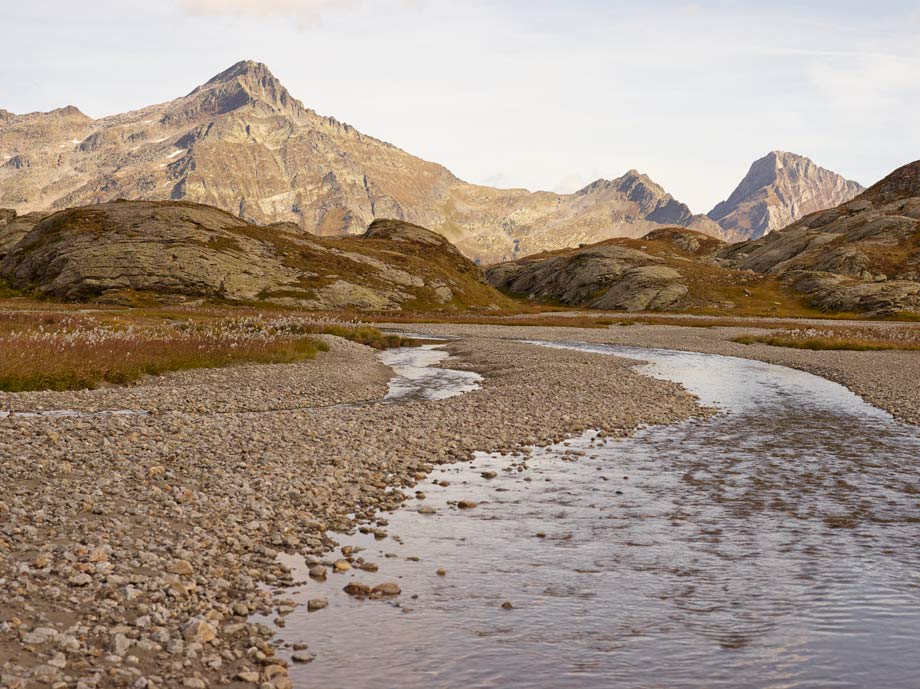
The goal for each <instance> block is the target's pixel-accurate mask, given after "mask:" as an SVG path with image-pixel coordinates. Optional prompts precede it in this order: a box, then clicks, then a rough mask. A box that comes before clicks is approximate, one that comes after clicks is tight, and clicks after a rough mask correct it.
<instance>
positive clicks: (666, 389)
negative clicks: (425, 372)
mask: <svg viewBox="0 0 920 689" xmlns="http://www.w3.org/2000/svg"><path fill="white" fill-rule="evenodd" d="M529 335H530V336H531V337H534V336H538V334H537V333H533V332H530V333H529ZM547 335H548V336H549V335H552V336H554V335H553V334H552V333H548V334H547ZM451 350H452V351H453V352H454V353H455V354H456V355H457V356H458V357H459V358H460V359H461V361H462V365H463V366H464V367H468V368H470V369H472V370H475V371H478V372H480V373H481V374H482V375H484V376H485V380H484V383H483V387H482V389H481V390H478V391H475V392H472V393H468V394H466V395H463V396H460V397H454V398H450V399H447V400H441V401H438V402H410V403H406V404H401V405H373V404H371V405H365V406H358V407H344V408H343V407H339V406H334V405H338V404H341V403H348V402H354V401H361V400H368V399H374V398H378V397H380V396H381V395H382V394H383V393H384V391H385V381H386V379H387V377H388V375H389V373H388V370H387V369H386V368H385V367H381V365H380V364H379V363H378V361H377V358H376V353H375V352H373V351H372V350H369V349H366V348H363V347H360V346H357V345H353V344H350V343H339V342H337V343H335V344H334V345H333V347H332V351H331V352H330V353H329V354H325V355H320V357H319V358H317V360H316V361H314V362H308V363H304V364H297V365H291V366H280V367H279V366H245V367H239V368H233V369H226V370H216V371H202V372H188V373H181V374H175V375H171V376H165V377H163V378H161V379H157V380H154V381H149V382H145V383H143V384H141V385H138V386H132V387H131V388H126V389H106V390H99V391H94V392H86V393H41V394H26V395H9V396H4V398H3V406H4V407H6V408H14V409H18V410H35V409H38V408H44V409H84V410H103V409H126V408H127V409H145V410H148V411H151V412H154V413H151V414H149V415H146V416H128V417H115V416H96V417H83V418H30V417H15V416H13V417H9V418H6V419H2V420H0V455H2V456H0V481H2V482H3V485H4V486H5V491H4V494H3V496H2V498H0V524H2V526H0V558H2V559H0V593H2V598H0V600H2V603H0V684H2V685H3V686H5V687H6V686H9V687H18V686H22V687H25V686H56V687H62V688H63V687H80V688H81V689H85V688H86V687H92V686H98V687H105V686H125V687H138V688H139V689H145V688H147V687H177V686H185V687H190V688H191V689H194V688H196V687H205V686H212V685H213V686H216V685H227V686H253V685H261V686H269V687H274V688H275V689H283V688H284V687H289V686H290V682H289V680H288V678H287V669H286V665H287V660H286V659H284V658H281V657H279V655H280V654H279V655H276V652H275V649H274V648H273V647H272V645H271V643H270V641H271V639H270V637H271V633H272V632H271V630H270V629H268V628H266V627H262V626H259V625H256V624H252V623H250V622H249V621H248V616H249V615H250V614H251V613H252V612H255V611H260V612H263V613H271V612H272V610H280V611H282V612H283V611H284V609H285V603H284V602H283V600H284V596H283V594H281V595H280V596H279V597H277V598H274V599H273V596H272V594H271V593H269V592H268V589H266V588H265V585H277V584H284V583H285V582H287V581H288V580H289V576H290V575H289V573H288V572H287V571H286V570H285V568H283V567H282V566H280V565H279V564H278V562H277V560H276V555H277V553H278V552H279V551H282V550H284V551H290V552H301V553H315V554H317V555H319V554H321V553H324V552H325V551H326V550H327V548H328V545H329V544H328V542H327V540H326V537H325V531H326V530H327V529H330V528H332V529H348V528H351V527H353V526H354V525H355V522H356V521H361V520H369V519H373V518H375V516H376V514H377V511H378V510H379V509H386V508H387V507H393V506H395V505H398V504H399V503H400V502H401V501H402V500H403V499H405V497H406V496H405V493H404V492H403V491H401V490H395V491H394V490H388V486H395V487H402V488H410V487H412V486H414V485H415V483H416V481H417V480H420V479H421V478H422V477H424V475H425V473H426V472H427V471H429V470H430V468H431V466H432V465H434V464H438V463H444V462H451V461H456V460H461V459H466V458H468V457H469V456H470V454H471V453H472V452H473V451H475V450H486V451H494V450H502V449H505V450H508V449H512V448H517V447H521V446H526V445H537V444H547V443H551V442H554V441H557V440H560V439H562V438H564V437H566V436H568V435H570V434H573V433H576V432H580V431H582V430H584V429H587V428H602V429H605V430H606V431H607V432H608V433H610V434H618V435H619V434H625V433H628V432H629V431H631V430H632V429H634V428H635V427H636V426H637V425H640V424H644V423H670V422H673V421H676V420H680V419H685V418H687V417H690V416H692V415H695V414H698V413H700V409H699V407H698V405H697V404H696V402H695V400H694V399H693V398H692V397H691V396H689V395H688V394H686V393H685V392H684V391H683V390H682V389H680V388H679V387H678V386H676V385H673V384H670V383H667V382H662V381H656V380H652V379H649V378H647V377H643V376H640V375H638V374H636V373H635V372H633V371H632V370H631V369H630V367H629V365H628V364H627V362H625V361H622V360H617V359H611V358H610V357H606V356H603V355H595V354H586V353H580V352H573V351H558V350H550V349H546V348H541V347H534V346H529V345H523V344H518V343H515V342H512V341H508V340H503V339H487V338H485V339H484V338H479V337H475V338H464V339H461V340H459V341H457V342H455V343H453V344H452V345H451ZM410 493H411V491H410ZM383 527H385V520H383V521H379V522H378V523H377V524H376V528H383ZM317 559H319V558H317ZM327 564H329V563H327ZM304 641H305V642H307V643H309V640H308V639H307V640H304Z"/></svg>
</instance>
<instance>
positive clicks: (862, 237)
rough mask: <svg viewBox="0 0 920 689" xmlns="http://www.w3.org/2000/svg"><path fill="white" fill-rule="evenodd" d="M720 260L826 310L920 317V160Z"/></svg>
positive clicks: (727, 252)
mask: <svg viewBox="0 0 920 689" xmlns="http://www.w3.org/2000/svg"><path fill="white" fill-rule="evenodd" d="M719 256H720V257H722V258H724V259H726V260H727V261H728V262H729V263H730V264H731V265H733V266H735V267H737V268H741V269H750V270H754V271H757V272H760V273H767V274H770V275H774V276H777V277H779V278H781V279H782V280H783V281H784V282H786V283H788V284H790V285H792V286H793V287H794V288H795V289H796V290H798V291H799V292H801V293H803V294H804V295H806V297H807V299H808V300H809V302H810V303H812V304H813V305H814V306H816V307H818V308H820V309H822V310H826V311H855V312H865V313H869V314H872V315H879V316H885V315H895V314H901V313H920V161H917V162H913V163H910V164H909V165H905V166H904V167H901V168H899V169H898V170H895V171H894V172H893V173H891V174H890V175H888V176H887V177H886V178H885V179H883V180H882V181H880V182H878V183H877V184H875V185H873V186H872V187H870V188H869V189H867V190H866V191H865V192H863V193H862V194H860V195H859V196H857V197H856V198H855V199H853V200H852V201H849V202H847V203H843V204H841V205H839V206H837V207H836V208H832V209H829V210H824V211H819V212H817V213H812V214H811V215H808V216H806V217H804V218H802V219H801V220H800V221H798V222H796V223H793V224H792V225H790V226H789V227H786V228H785V229H783V230H779V231H777V232H773V233H771V234H769V235H767V236H765V237H763V238H762V239H758V240H756V241H750V242H744V243H741V244H735V245H733V246H729V247H726V248H723V249H722V250H721V251H720V252H719Z"/></svg>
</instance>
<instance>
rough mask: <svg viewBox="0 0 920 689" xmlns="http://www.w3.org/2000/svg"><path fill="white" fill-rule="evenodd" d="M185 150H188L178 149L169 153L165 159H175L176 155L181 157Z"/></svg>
mask: <svg viewBox="0 0 920 689" xmlns="http://www.w3.org/2000/svg"><path fill="white" fill-rule="evenodd" d="M187 150H188V149H187V148H180V149H179V150H178V151H173V152H172V153H170V154H169V155H168V156H166V157H167V158H175V157H176V156H178V155H182V154H183V153H185V152H186V151H187Z"/></svg>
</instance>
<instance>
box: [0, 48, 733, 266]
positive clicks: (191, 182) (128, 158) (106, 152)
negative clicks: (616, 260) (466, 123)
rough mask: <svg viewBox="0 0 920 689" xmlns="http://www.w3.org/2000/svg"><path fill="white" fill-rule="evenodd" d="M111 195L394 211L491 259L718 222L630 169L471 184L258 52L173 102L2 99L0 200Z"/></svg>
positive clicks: (44, 203) (317, 212)
mask: <svg viewBox="0 0 920 689" xmlns="http://www.w3.org/2000/svg"><path fill="white" fill-rule="evenodd" d="M119 198H125V199H135V200H187V201H194V202H198V203H205V204H209V205H213V206H216V207H218V208H221V209H223V210H225V211H228V212H231V213H234V214H235V215H239V216H240V217H241V218H243V219H244V220H246V221H247V222H252V223H259V224H266V223H272V222H292V223H295V224H297V225H298V226H300V227H301V228H303V229H306V230H308V231H309V232H312V233H315V234H319V235H333V234H339V233H345V232H347V233H352V234H356V233H361V232H363V231H364V230H365V229H366V227H367V226H368V224H369V223H370V222H371V221H373V220H374V219H375V218H395V219H400V220H406V221H409V222H413V223H416V224H419V225H423V226H426V227H430V228H432V229H433V230H435V231H437V232H438V233H440V234H442V235H444V236H445V237H447V238H448V239H450V240H451V241H453V242H454V243H455V244H456V245H457V246H458V247H459V248H460V249H461V251H463V252H464V253H465V254H466V255H467V256H469V257H470V258H473V259H479V260H481V261H482V262H486V263H488V262H492V261H497V260H501V259H511V258H516V257H518V256H523V255H526V254H529V253H535V252H538V251H543V250H548V249H557V248H561V247H566V246H576V245H578V244H580V243H587V242H596V241H599V240H602V239H606V238H609V237H617V236H630V237H637V236H641V235H643V234H645V233H646V232H648V231H650V230H653V229H655V228H658V227H662V226H664V225H674V224H676V225H681V226H685V227H690V228H693V229H696V230H700V231H703V232H706V233H708V234H712V235H716V236H720V235H721V234H722V231H721V229H720V228H719V226H718V225H717V224H716V223H715V222H713V221H711V220H709V219H708V218H706V217H705V216H701V215H693V214H692V213H691V212H690V210H689V209H688V208H687V207H686V206H685V205H684V204H682V203H680V202H678V201H676V200H675V199H673V198H672V197H671V196H670V195H668V194H667V193H665V191H664V190H663V189H662V188H661V187H660V186H658V185H657V184H655V183H654V182H652V181H651V180H650V179H649V178H648V177H646V176H644V175H641V174H639V173H638V172H635V171H630V172H629V173H627V174H626V175H624V176H623V177H620V178H619V179H615V180H610V181H608V180H598V181H597V182H595V183H593V184H591V185H589V186H588V187H586V188H585V189H582V190H581V191H579V192H577V193H574V194H555V193H550V192H529V191H526V190H522V189H511V190H503V189H494V188H491V187H485V186H477V185H472V184H467V183H466V182H463V181H462V180H460V179H458V178H457V177H455V176H454V175H453V174H452V173H451V172H450V171H449V170H447V169H446V168H444V167H442V166H440V165H437V164H435V163H430V162H427V161H424V160H421V159H419V158H416V157H415V156H412V155H410V154H408V153H406V152H405V151H402V150H400V149H398V148H396V147H395V146H392V145H390V144H387V143H385V142H383V141H379V140H377V139H374V138H372V137H369V136H366V135H364V134H362V133H360V132H358V131H357V130H355V129H354V128H352V127H350V126H349V125H347V124H343V123H341V122H339V121H337V120H335V119H333V118H331V117H323V116H320V115H318V114H316V113H315V112H314V111H312V110H309V109H307V108H305V107H304V105H303V104H302V103H301V102H300V101H299V100H297V99H296V98H294V97H293V96H292V95H291V94H290V93H289V92H288V91H287V89H285V88H284V86H283V85H282V84H281V83H280V82H279V81H278V80H277V79H276V78H275V77H274V75H272V73H271V72H270V71H269V70H268V68H267V67H266V66H265V65H263V64H260V63H257V62H250V61H247V62H240V63H237V64H235V65H233V66H232V67H230V68H229V69H227V70H225V71H224V72H222V73H220V74H218V75H217V76H215V77H214V78H213V79H211V80H210V81H208V82H207V83H205V84H203V85H201V86H199V87H197V88H196V89H194V90H193V91H192V92H191V93H189V94H188V95H186V96H183V97H181V98H177V99H176V100H173V101H169V102H166V103H161V104H159V105H153V106H150V107H147V108H144V109H142V110H137V111H134V112H129V113H125V114H120V115H113V116H110V117H104V118H101V119H98V120H94V119H92V118H89V117H87V116H86V115H84V114H83V113H81V112H80V111H79V110H78V109H77V108H74V107H67V108H62V109H59V110H54V111H52V112H48V113H32V114H28V115H13V114H11V113H8V112H6V111H0V207H9V208H12V209H15V210H16V211H17V212H18V213H20V214H23V213H27V212H29V211H46V210H49V209H50V210H60V209H64V208H69V207H74V206H81V205H87V204H93V203H104V202H108V201H114V200H116V199H119Z"/></svg>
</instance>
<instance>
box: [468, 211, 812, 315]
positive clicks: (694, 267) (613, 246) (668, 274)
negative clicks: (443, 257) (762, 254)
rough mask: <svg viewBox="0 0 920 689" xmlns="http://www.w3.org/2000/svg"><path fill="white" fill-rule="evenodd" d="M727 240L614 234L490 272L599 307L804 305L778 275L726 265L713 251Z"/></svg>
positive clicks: (504, 286)
mask: <svg viewBox="0 0 920 689" xmlns="http://www.w3.org/2000/svg"><path fill="white" fill-rule="evenodd" d="M724 247H725V243H724V242H722V241H720V240H718V239H714V238H713V237H710V236H708V235H705V234H702V233H700V232H694V231H692V230H687V229H684V228H680V227H674V228H664V229H660V230H655V231H653V232H650V233H649V234H647V235H645V236H644V237H642V238H641V239H611V240H608V241H605V242H600V243H598V244H592V245H590V246H582V247H579V248H578V249H566V250H563V251H556V252H551V253H542V254H537V255H534V256H528V257H526V258H523V259H520V260H517V261H511V262H508V263H500V264H497V265H494V266H491V267H490V268H488V269H487V270H486V276H487V278H488V279H489V282H491V283H492V284H493V285H494V286H495V287H497V288H498V289H500V290H502V291H504V292H506V293H508V294H512V295H516V296H526V297H528V298H529V299H533V300H536V301H540V302H546V303H560V304H565V305H568V306H584V307H588V308H595V309H612V310H624V311H647V310H652V311H654V310H662V311H663V310H668V311H674V310H685V309H710V308H739V309H743V311H744V312H745V313H773V312H776V311H777V310H778V309H779V308H780V307H786V308H787V309H790V308H797V306H798V305H797V304H795V301H794V300H790V299H789V296H788V295H786V294H782V292H781V290H779V289H777V287H778V286H777V283H776V281H775V280H773V279H771V278H765V277H764V276H760V275H757V274H756V273H753V272H752V271H747V270H734V269H731V268H726V267H724V266H722V265H721V264H720V262H719V261H718V260H717V259H716V258H714V254H715V253H717V252H718V251H720V250H721V249H723V248H724Z"/></svg>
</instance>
